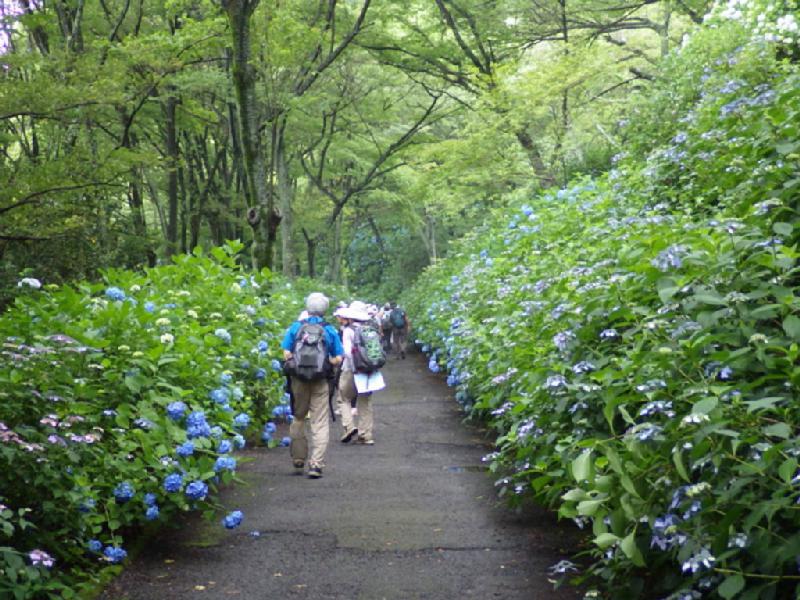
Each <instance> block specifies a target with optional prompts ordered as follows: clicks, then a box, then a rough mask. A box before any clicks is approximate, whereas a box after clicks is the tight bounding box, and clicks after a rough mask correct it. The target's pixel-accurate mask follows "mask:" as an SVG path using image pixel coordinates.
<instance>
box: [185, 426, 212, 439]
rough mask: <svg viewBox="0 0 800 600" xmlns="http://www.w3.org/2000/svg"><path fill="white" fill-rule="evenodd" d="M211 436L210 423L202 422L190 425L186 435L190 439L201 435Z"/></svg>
mask: <svg viewBox="0 0 800 600" xmlns="http://www.w3.org/2000/svg"><path fill="white" fill-rule="evenodd" d="M210 436H211V427H210V426H209V424H208V423H202V424H201V425H190V426H189V427H188V428H187V429H186V437H188V438H189V439H190V440H193V439H195V438H200V437H210Z"/></svg>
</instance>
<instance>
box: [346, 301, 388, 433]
mask: <svg viewBox="0 0 800 600" xmlns="http://www.w3.org/2000/svg"><path fill="white" fill-rule="evenodd" d="M366 308H367V307H366V305H365V304H364V303H363V302H359V301H355V302H353V303H351V304H350V306H349V307H347V308H342V309H339V310H338V311H337V312H336V315H337V317H339V318H341V319H342V321H343V322H344V327H343V329H342V331H343V333H344V335H343V338H342V344H343V346H344V362H343V364H342V375H341V379H340V380H339V407H340V411H341V414H342V427H343V433H342V437H341V441H342V443H345V444H346V443H347V442H350V441H352V440H355V441H356V443H359V444H367V445H372V444H374V443H375V440H374V437H373V424H374V414H373V408H372V393H371V392H365V393H359V392H358V387H357V384H356V378H357V377H362V378H363V377H376V378H377V377H380V378H381V381H382V380H383V379H382V376H381V375H380V371H379V369H380V368H381V367H382V366H383V365H384V363H385V362H386V355H385V353H384V352H383V348H382V347H381V340H380V332H379V331H377V330H376V329H375V327H374V325H371V324H370V316H369V313H367V311H366ZM353 400H355V401H356V411H355V412H356V414H357V417H358V424H357V425H356V420H355V418H354V415H353V411H350V410H349V409H350V407H351V403H352V401H353Z"/></svg>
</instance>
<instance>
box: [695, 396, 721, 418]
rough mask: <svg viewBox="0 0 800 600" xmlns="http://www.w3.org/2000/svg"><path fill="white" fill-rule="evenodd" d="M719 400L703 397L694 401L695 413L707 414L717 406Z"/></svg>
mask: <svg viewBox="0 0 800 600" xmlns="http://www.w3.org/2000/svg"><path fill="white" fill-rule="evenodd" d="M717 404H718V401H717V399H716V398H703V399H702V400H699V401H697V402H695V403H694V405H693V406H692V414H693V415H707V414H708V413H710V412H711V411H712V410H714V409H715V408H717Z"/></svg>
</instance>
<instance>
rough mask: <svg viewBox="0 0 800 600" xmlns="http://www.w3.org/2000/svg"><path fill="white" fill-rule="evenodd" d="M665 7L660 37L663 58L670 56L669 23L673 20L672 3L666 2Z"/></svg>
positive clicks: (667, 0)
mask: <svg viewBox="0 0 800 600" xmlns="http://www.w3.org/2000/svg"><path fill="white" fill-rule="evenodd" d="M663 7H664V15H663V18H664V20H663V21H662V23H661V28H660V31H659V32H658V33H659V36H660V37H661V57H662V58H663V57H665V56H666V55H667V54H669V23H670V20H671V19H672V3H671V2H670V1H669V0H666V1H665V2H664V4H663Z"/></svg>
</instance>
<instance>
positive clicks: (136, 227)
mask: <svg viewBox="0 0 800 600" xmlns="http://www.w3.org/2000/svg"><path fill="white" fill-rule="evenodd" d="M128 207H129V208H130V209H131V219H132V221H133V234H134V235H135V236H136V237H137V238H138V240H139V241H140V243H141V244H142V248H143V252H144V256H143V258H144V260H146V261H147V264H148V265H149V266H150V267H154V266H155V265H156V255H155V252H153V249H152V248H150V242H149V240H148V239H147V222H146V221H145V218H144V202H143V199H142V180H141V176H140V173H139V172H138V170H137V169H133V170H131V180H130V182H129V183H128Z"/></svg>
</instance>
